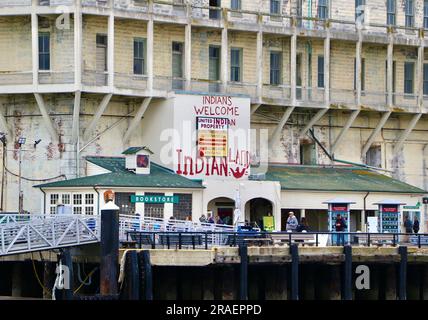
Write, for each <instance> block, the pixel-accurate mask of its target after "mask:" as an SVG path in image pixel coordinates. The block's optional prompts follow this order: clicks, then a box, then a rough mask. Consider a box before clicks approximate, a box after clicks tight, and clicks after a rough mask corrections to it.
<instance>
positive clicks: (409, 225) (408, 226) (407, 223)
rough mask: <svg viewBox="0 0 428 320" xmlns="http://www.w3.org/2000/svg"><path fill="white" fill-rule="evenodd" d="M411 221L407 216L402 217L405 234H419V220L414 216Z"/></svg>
mask: <svg viewBox="0 0 428 320" xmlns="http://www.w3.org/2000/svg"><path fill="white" fill-rule="evenodd" d="M413 219H414V220H413V222H412V220H410V219H409V216H405V217H404V229H405V230H406V233H418V232H419V220H418V217H417V216H416V215H415V216H414V218H413Z"/></svg>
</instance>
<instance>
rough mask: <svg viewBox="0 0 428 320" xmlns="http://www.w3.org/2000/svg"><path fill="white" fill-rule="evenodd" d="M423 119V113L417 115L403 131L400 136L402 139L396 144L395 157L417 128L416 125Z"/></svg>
mask: <svg viewBox="0 0 428 320" xmlns="http://www.w3.org/2000/svg"><path fill="white" fill-rule="evenodd" d="M421 117H422V113H418V114H415V115H414V116H413V118H412V120H411V121H410V123H409V124H408V125H407V127H406V129H405V130H404V131H403V133H402V134H401V135H400V138H398V141H397V143H396V144H395V147H394V151H393V156H396V155H397V154H398V153H399V152H400V151H401V149H402V147H403V144H404V142H405V141H406V139H407V138H408V137H409V135H410V133H411V132H412V131H413V129H414V128H415V127H416V124H417V123H418V121H419V119H420V118H421Z"/></svg>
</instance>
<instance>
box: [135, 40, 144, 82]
mask: <svg viewBox="0 0 428 320" xmlns="http://www.w3.org/2000/svg"><path fill="white" fill-rule="evenodd" d="M145 64H146V39H142V38H135V39H134V74H139V75H143V74H146V66H145Z"/></svg>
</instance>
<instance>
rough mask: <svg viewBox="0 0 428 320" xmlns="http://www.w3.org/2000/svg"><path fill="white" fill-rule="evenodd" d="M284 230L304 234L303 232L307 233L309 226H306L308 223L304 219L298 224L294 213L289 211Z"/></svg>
mask: <svg viewBox="0 0 428 320" xmlns="http://www.w3.org/2000/svg"><path fill="white" fill-rule="evenodd" d="M286 230H287V231H291V232H304V231H305V232H308V231H309V226H308V223H307V222H306V218H305V217H302V218H301V219H300V223H299V221H298V220H297V218H296V216H295V215H294V212H293V211H290V212H289V213H288V218H287V226H286Z"/></svg>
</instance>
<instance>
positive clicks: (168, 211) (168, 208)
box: [163, 192, 191, 219]
mask: <svg viewBox="0 0 428 320" xmlns="http://www.w3.org/2000/svg"><path fill="white" fill-rule="evenodd" d="M173 195H174V192H165V196H167V197H169V196H171V197H172V196H173ZM189 213H191V212H189ZM173 214H174V204H173V203H165V204H164V209H163V216H164V218H165V219H169V218H170V217H172V216H173Z"/></svg>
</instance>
